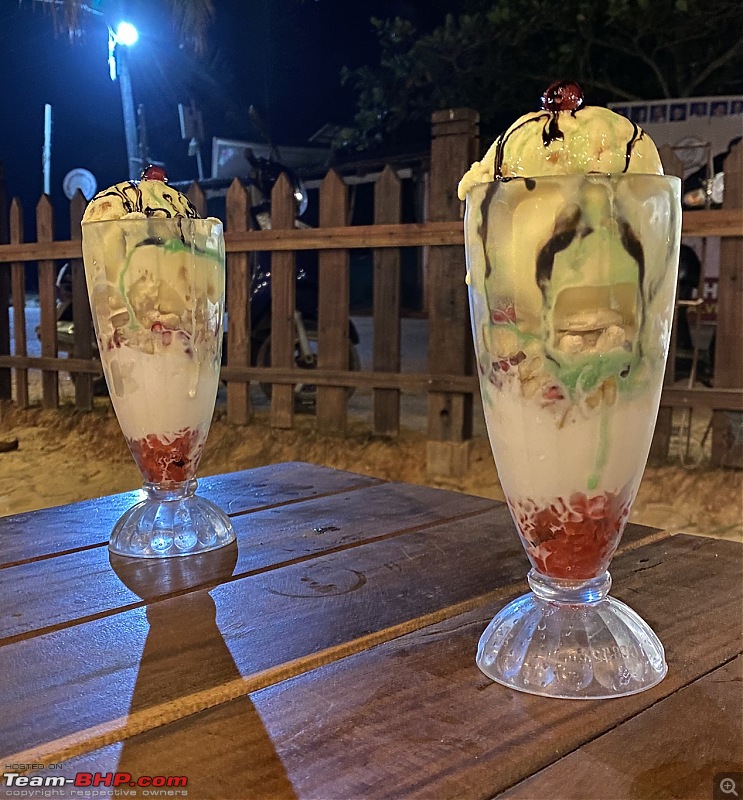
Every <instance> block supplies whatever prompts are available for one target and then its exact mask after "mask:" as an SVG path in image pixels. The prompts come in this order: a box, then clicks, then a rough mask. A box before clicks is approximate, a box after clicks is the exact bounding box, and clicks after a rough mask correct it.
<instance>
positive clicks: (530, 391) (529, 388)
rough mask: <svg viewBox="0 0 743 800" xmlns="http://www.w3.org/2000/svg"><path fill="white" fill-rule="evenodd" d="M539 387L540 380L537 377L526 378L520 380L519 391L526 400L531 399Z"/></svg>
mask: <svg viewBox="0 0 743 800" xmlns="http://www.w3.org/2000/svg"><path fill="white" fill-rule="evenodd" d="M541 387H542V381H541V380H540V379H539V378H538V377H535V378H529V379H528V380H525V381H522V383H521V392H522V393H523V395H524V397H525V398H526V399H527V400H531V398H532V397H534V396H535V395H536V393H537V392H538V391H539V390H540V388H541Z"/></svg>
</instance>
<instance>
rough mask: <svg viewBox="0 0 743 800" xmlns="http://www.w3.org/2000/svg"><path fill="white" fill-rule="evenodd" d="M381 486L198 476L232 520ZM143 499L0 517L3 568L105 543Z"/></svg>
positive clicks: (306, 478) (304, 471)
mask: <svg viewBox="0 0 743 800" xmlns="http://www.w3.org/2000/svg"><path fill="white" fill-rule="evenodd" d="M378 483H380V481H379V480H378V479H377V478H370V477H366V476H363V475H357V474H355V473H353V472H344V471H342V470H337V469H331V468H329V467H319V466H316V465H314V464H303V463H301V462H286V463H282V464H271V465H269V466H265V467H256V468H254V469H251V470H243V471H240V472H231V473H229V474H227V475H216V476H212V477H203V478H202V477H200V478H199V485H198V489H197V491H198V493H199V494H200V495H203V496H204V497H207V498H208V499H209V500H211V501H212V502H214V503H216V504H217V505H218V506H219V507H220V508H222V509H224V510H225V511H226V512H227V513H228V514H229V515H230V516H233V517H234V516H237V515H240V514H246V513H249V512H252V511H257V510H260V509H265V508H274V507H278V506H281V505H284V504H291V503H298V502H302V501H304V500H307V499H309V498H313V497H325V496H328V495H331V494H335V493H337V492H347V491H349V490H352V489H355V488H359V489H360V488H363V487H365V486H373V485H376V484H378ZM140 496H141V495H140V493H139V492H124V493H122V494H115V495H109V496H108V497H102V498H100V499H97V500H87V501H85V502H82V503H70V504H68V505H64V506H59V507H57V508H48V509H42V510H40V511H31V512H28V513H25V514H13V515H10V516H7V517H2V518H0V566H7V565H9V564H18V563H22V562H25V561H29V560H31V559H38V558H45V557H49V556H54V555H59V554H63V553H70V552H75V551H77V550H82V549H85V548H88V547H98V546H100V545H103V544H105V543H106V542H107V541H108V537H109V534H110V532H111V529H112V528H113V526H114V523H115V522H116V520H117V519H118V518H119V517H120V516H121V515H122V514H123V513H124V511H125V510H126V509H127V508H129V507H130V506H132V505H133V504H134V503H135V502H137V500H139V498H140ZM29 528H34V529H37V530H43V531H44V535H43V536H37V535H33V536H32V535H29Z"/></svg>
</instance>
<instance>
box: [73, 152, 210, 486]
mask: <svg viewBox="0 0 743 800" xmlns="http://www.w3.org/2000/svg"><path fill="white" fill-rule="evenodd" d="M82 227H83V258H84V262H85V274H86V279H87V284H88V293H89V297H90V305H91V309H92V312H93V320H94V324H95V330H96V335H97V338H98V350H99V352H100V356H101V362H102V365H103V370H104V374H105V376H106V382H107V384H108V388H109V393H110V396H111V401H112V403H113V406H114V410H115V411H116V415H117V418H118V420H119V424H120V425H121V429H122V431H123V433H124V436H125V437H126V440H127V443H128V445H129V448H130V450H131V452H132V455H133V457H134V459H135V461H136V463H137V465H138V467H139V468H140V470H141V472H142V475H143V476H144V479H145V481H146V484H152V485H156V486H158V487H160V488H161V489H162V488H163V487H168V486H170V485H176V484H182V483H183V482H188V481H192V479H193V477H194V474H195V472H196V468H197V466H198V463H199V459H200V457H201V453H202V450H203V448H204V443H205V441H206V437H207V433H208V430H209V426H210V423H211V418H212V414H213V411H214V404H215V400H216V394H217V387H218V382H219V369H220V355H221V348H222V318H223V312H224V240H223V236H222V223H221V222H220V221H219V220H217V219H212V218H209V219H199V215H198V214H197V212H196V209H195V208H194V206H193V205H192V203H191V202H190V201H189V200H188V198H187V197H185V196H184V195H183V194H181V193H180V192H178V191H177V190H175V189H173V188H172V187H170V186H168V184H167V179H166V177H165V175H164V173H163V172H162V170H160V169H159V168H155V167H150V168H149V169H148V170H146V171H145V173H144V174H143V176H142V180H141V181H138V182H136V181H125V182H123V183H118V184H116V185H115V186H111V187H110V188H108V189H105V190H104V191H102V192H99V193H98V194H97V195H96V196H95V197H94V198H93V199H92V200H91V202H90V204H89V205H88V207H87V209H86V211H85V214H84V216H83V225H82ZM194 486H195V483H194Z"/></svg>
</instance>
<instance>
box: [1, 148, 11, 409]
mask: <svg viewBox="0 0 743 800" xmlns="http://www.w3.org/2000/svg"><path fill="white" fill-rule="evenodd" d="M9 241H10V237H9V230H8V196H7V194H6V189H5V173H4V172H3V164H2V161H0V244H7V243H8V242H9ZM10 284H11V281H10V265H9V264H0V355H3V356H9V355H10ZM12 397H13V382H12V380H11V375H10V369H8V368H7V367H5V368H3V369H0V400H10V399H11V398H12Z"/></svg>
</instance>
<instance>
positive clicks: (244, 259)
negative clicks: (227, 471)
mask: <svg viewBox="0 0 743 800" xmlns="http://www.w3.org/2000/svg"><path fill="white" fill-rule="evenodd" d="M248 213H249V202H248V193H247V190H246V189H245V187H244V186H243V184H242V183H241V182H240V180H239V179H238V178H235V180H233V181H232V184H231V185H230V188H229V189H228V190H227V214H226V217H227V230H228V231H230V233H233V232H238V233H239V232H241V231H246V230H248ZM226 296H227V364H228V366H230V367H249V366H250V325H251V321H250V257H249V255H248V254H247V253H230V254H229V255H228V256H227V289H226ZM227 419H228V420H229V421H230V422H234V423H235V424H237V425H246V424H247V422H248V420H249V419H250V383H248V382H247V381H245V382H243V381H240V382H239V383H238V382H228V383H227Z"/></svg>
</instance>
